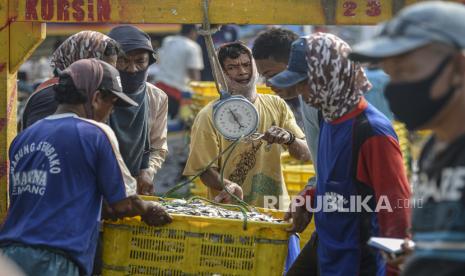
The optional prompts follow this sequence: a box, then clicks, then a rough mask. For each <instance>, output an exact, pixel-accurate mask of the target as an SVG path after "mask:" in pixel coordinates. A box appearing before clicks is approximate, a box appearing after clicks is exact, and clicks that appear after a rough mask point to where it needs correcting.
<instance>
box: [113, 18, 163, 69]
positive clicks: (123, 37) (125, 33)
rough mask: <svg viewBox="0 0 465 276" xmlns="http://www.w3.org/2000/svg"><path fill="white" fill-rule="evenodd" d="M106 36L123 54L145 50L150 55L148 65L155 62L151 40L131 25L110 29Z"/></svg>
mask: <svg viewBox="0 0 465 276" xmlns="http://www.w3.org/2000/svg"><path fill="white" fill-rule="evenodd" d="M108 36H109V37H110V38H112V39H114V40H116V41H117V42H118V43H119V44H120V45H121V48H122V49H123V51H124V52H125V53H127V52H130V51H132V50H139V49H141V50H147V51H148V52H149V53H150V55H149V57H150V64H152V63H155V62H156V61H157V59H156V55H155V51H154V50H153V47H152V40H151V38H150V36H149V35H148V34H147V33H145V32H144V31H142V30H141V29H139V28H137V27H134V26H131V25H121V26H117V27H114V28H113V29H111V31H110V32H109V33H108Z"/></svg>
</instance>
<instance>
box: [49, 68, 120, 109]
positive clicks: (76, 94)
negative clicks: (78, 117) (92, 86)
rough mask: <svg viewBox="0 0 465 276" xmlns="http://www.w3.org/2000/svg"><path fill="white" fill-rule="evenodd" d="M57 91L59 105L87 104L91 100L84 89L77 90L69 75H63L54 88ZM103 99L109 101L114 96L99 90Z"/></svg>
mask: <svg viewBox="0 0 465 276" xmlns="http://www.w3.org/2000/svg"><path fill="white" fill-rule="evenodd" d="M53 89H54V90H55V100H56V101H57V102H58V103H59V104H72V105H78V104H85V103H86V102H87V101H88V100H89V98H88V97H87V93H86V92H85V91H84V90H82V89H77V88H76V86H75V85H74V82H73V79H72V78H71V76H69V75H62V76H60V79H59V81H58V83H57V84H55V85H54V86H53ZM99 91H100V93H101V95H102V98H103V99H107V98H109V97H110V96H113V95H114V94H113V93H112V92H110V91H108V90H105V89H101V88H99Z"/></svg>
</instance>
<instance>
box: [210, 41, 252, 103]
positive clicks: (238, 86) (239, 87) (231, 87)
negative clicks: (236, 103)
mask: <svg viewBox="0 0 465 276" xmlns="http://www.w3.org/2000/svg"><path fill="white" fill-rule="evenodd" d="M231 44H238V45H240V46H241V47H242V48H243V49H245V50H246V51H247V54H248V55H249V57H250V62H251V65H252V75H251V77H250V80H249V82H248V83H247V84H242V83H238V82H236V81H235V80H233V79H231V78H230V77H229V76H228V75H227V74H226V73H225V74H224V77H225V79H226V85H227V86H228V92H229V93H231V94H232V95H243V96H247V95H251V94H252V93H255V92H256V89H257V86H256V85H257V82H258V71H257V65H256V64H255V59H254V58H253V56H252V51H251V50H250V48H249V47H247V46H246V45H244V44H243V43H242V42H240V41H236V42H232V43H227V44H223V45H221V46H220V47H219V48H218V51H219V50H220V49H221V48H224V47H227V46H230V45H231Z"/></svg>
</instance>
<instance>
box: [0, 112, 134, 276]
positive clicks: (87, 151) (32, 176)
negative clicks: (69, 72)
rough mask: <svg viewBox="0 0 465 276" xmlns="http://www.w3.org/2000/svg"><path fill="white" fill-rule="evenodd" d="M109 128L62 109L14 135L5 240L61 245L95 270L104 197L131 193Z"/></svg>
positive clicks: (85, 268)
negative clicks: (64, 112)
mask: <svg viewBox="0 0 465 276" xmlns="http://www.w3.org/2000/svg"><path fill="white" fill-rule="evenodd" d="M106 128H108V127H107V126H102V124H99V123H97V122H94V121H91V120H84V119H81V118H79V117H77V116H76V115H74V114H62V115H54V116H49V117H47V118H45V119H43V120H40V121H38V122H37V123H35V124H34V125H32V126H31V127H29V128H28V129H26V130H25V131H24V132H22V133H20V134H19V135H18V136H17V137H16V138H15V139H14V141H13V142H12V144H11V147H10V152H9V157H10V190H9V195H10V200H11V201H10V208H9V210H8V215H7V218H6V221H5V223H4V225H3V228H2V229H1V231H0V241H1V242H2V243H4V244H5V243H9V242H18V243H22V244H26V245H31V246H47V247H50V248H55V249H59V250H62V251H64V252H65V253H67V255H68V256H69V257H70V258H71V259H72V260H73V261H74V262H75V263H76V264H77V265H79V267H80V268H81V270H83V271H84V272H85V273H86V274H90V273H91V272H92V265H93V259H94V255H95V249H96V244H97V237H98V226H99V220H100V211H101V204H102V197H104V198H105V199H106V200H107V201H108V203H110V204H112V203H115V202H118V201H120V200H123V199H125V198H126V197H127V196H128V193H127V192H126V188H125V184H124V181H123V179H124V177H123V173H122V168H121V163H120V162H118V160H117V158H116V155H117V154H119V152H117V150H116V151H115V148H116V149H117V147H115V145H114V144H112V142H111V140H110V138H109V135H108V129H106ZM109 131H110V132H111V130H109ZM113 135H114V134H113ZM110 136H111V133H110ZM111 138H112V137H111Z"/></svg>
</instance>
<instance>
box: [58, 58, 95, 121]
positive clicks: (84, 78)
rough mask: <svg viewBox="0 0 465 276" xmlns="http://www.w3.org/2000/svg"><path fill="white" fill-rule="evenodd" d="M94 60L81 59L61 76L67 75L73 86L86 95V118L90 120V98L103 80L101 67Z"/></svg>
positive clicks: (91, 114)
mask: <svg viewBox="0 0 465 276" xmlns="http://www.w3.org/2000/svg"><path fill="white" fill-rule="evenodd" d="M99 62H100V61H98V60H96V59H81V60H79V61H76V62H74V63H73V64H71V65H70V66H68V67H67V68H66V69H65V70H64V71H63V72H62V73H61V75H68V76H70V77H71V78H72V79H73V83H74V86H75V87H76V88H77V89H78V90H83V91H84V92H85V94H86V95H87V99H88V100H87V102H86V103H85V104H84V108H85V110H86V116H87V118H89V119H92V117H93V112H92V98H93V96H94V93H95V92H96V91H97V89H98V88H99V86H100V84H101V83H102V79H103V67H102V65H101V64H100V63H99Z"/></svg>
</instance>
